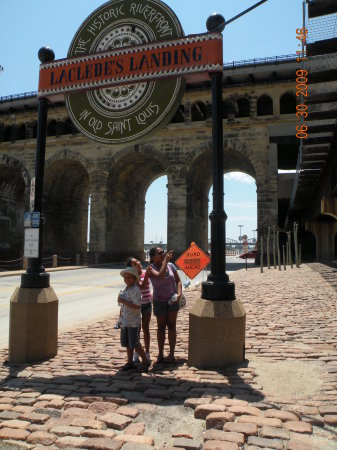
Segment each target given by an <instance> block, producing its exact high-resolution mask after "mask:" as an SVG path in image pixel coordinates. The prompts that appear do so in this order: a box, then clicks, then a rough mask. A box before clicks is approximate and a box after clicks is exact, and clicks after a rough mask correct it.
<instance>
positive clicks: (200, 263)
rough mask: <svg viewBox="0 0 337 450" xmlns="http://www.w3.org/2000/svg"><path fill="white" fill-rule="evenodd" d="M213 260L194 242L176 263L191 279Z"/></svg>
mask: <svg viewBox="0 0 337 450" xmlns="http://www.w3.org/2000/svg"><path fill="white" fill-rule="evenodd" d="M210 261H211V258H210V257H209V256H208V255H207V254H206V253H205V252H204V251H203V250H201V248H199V247H198V246H197V245H196V244H195V243H194V242H192V244H191V246H190V247H189V248H188V249H187V250H185V251H184V253H183V254H182V255H180V256H179V258H178V259H177V260H176V261H175V264H176V265H177V266H178V267H179V268H180V269H181V270H182V271H183V272H184V273H185V274H186V275H187V276H188V277H189V278H191V279H193V278H195V277H196V276H197V275H198V273H199V272H201V271H202V269H204V268H205V267H206V266H207V265H208V264H209V263H210Z"/></svg>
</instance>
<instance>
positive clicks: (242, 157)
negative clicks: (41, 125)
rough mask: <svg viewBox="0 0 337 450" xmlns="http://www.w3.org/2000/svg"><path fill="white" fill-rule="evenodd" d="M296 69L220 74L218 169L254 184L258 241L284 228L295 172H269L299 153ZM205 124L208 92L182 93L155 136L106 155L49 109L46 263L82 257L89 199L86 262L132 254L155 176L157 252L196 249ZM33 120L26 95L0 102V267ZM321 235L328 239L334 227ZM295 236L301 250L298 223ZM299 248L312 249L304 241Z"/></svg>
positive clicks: (286, 63)
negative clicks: (163, 207) (163, 213)
mask: <svg viewBox="0 0 337 450" xmlns="http://www.w3.org/2000/svg"><path fill="white" fill-rule="evenodd" d="M298 68H299V67H298V63H297V62H296V60H295V59H294V57H293V56H288V57H280V58H270V59H265V60H258V61H257V60H253V61H245V62H240V63H233V64H228V65H225V67H224V82H223V111H222V114H223V131H224V141H223V152H224V161H225V165H224V171H225V173H226V172H230V171H242V172H245V173H247V174H249V175H250V176H252V177H253V178H254V179H255V181H256V192H257V216H258V217H257V223H258V238H259V237H260V236H262V233H265V231H266V229H267V227H268V226H273V225H275V226H276V227H277V228H279V229H281V230H283V229H284V222H285V219H286V216H287V211H288V207H289V202H290V197H291V191H292V186H293V181H294V176H295V175H294V174H290V175H289V174H288V175H281V174H278V170H279V169H295V168H296V161H297V156H298V151H299V144H300V140H299V139H297V138H296V126H297V125H299V119H298V118H297V117H296V96H295V93H296V91H295V85H296V83H295V78H296V75H295V73H296V70H298ZM211 116H212V112H211V91H210V85H209V83H204V84H200V85H197V86H195V85H194V86H187V89H186V92H185V95H184V97H183V100H182V102H181V105H180V107H179V109H178V111H177V113H176V114H175V116H174V118H173V119H172V121H171V123H170V124H169V125H167V126H166V127H165V128H164V129H163V130H162V131H160V132H159V133H158V134H156V135H155V136H153V137H151V138H150V139H148V140H146V141H144V142H143V143H141V144H138V145H134V146H123V147H122V146H119V147H118V146H113V147H110V146H106V145H102V144H97V143H95V142H93V141H91V140H89V139H87V138H86V137H85V136H83V135H81V134H80V133H79V132H78V131H77V130H76V129H75V128H74V126H73V124H72V123H71V121H70V119H69V117H68V114H67V110H66V108H65V105H64V103H62V102H60V103H56V104H53V105H50V108H49V113H48V130H47V147H46V164H45V184H44V186H45V188H44V195H45V197H44V198H45V200H44V214H45V219H46V222H45V228H44V230H45V233H44V236H45V237H44V251H45V254H46V255H51V254H53V253H58V254H60V255H62V256H65V255H66V256H69V255H70V256H73V255H75V254H81V255H82V256H85V255H86V254H87V226H88V224H87V222H88V219H87V216H88V198H89V195H90V196H91V221H90V248H89V253H90V254H91V253H93V254H96V255H98V257H99V261H116V260H121V259H122V258H124V257H126V256H127V255H129V254H136V255H138V256H141V255H142V254H143V250H144V211H145V195H146V192H147V189H148V188H149V186H150V185H151V183H152V182H153V181H154V180H155V179H156V178H158V177H160V176H162V175H167V178H168V219H167V220H168V223H167V232H168V233H167V236H168V238H167V241H168V246H169V247H170V248H173V249H174V250H175V252H176V254H179V253H181V252H182V251H183V250H185V249H186V247H188V246H189V244H190V243H191V242H192V241H194V242H196V243H197V244H198V245H199V246H200V247H201V248H204V249H207V244H208V243H207V228H208V193H209V189H210V186H211V182H212V156H211V151H212V149H211V123H212V117H211ZM36 122H37V99H36V93H31V94H23V95H18V96H13V97H11V96H10V97H5V98H2V99H0V259H1V258H8V257H10V258H14V257H19V256H22V253H23V217H24V211H27V210H28V209H29V191H30V181H31V179H32V177H33V176H34V167H35V148H36V139H35V137H36V128H37V123H36ZM225 210H226V203H225ZM289 226H290V225H289ZM331 232H332V233H333V236H335V234H336V232H337V229H336V226H335V225H334V228H333V229H332V230H331ZM300 233H301V236H302V238H303V251H304V253H305V251H306V250H305V249H306V245H305V242H306V232H305V229H304V225H303V224H302V225H301V228H300ZM312 238H313V235H312ZM313 239H314V238H313ZM314 240H315V239H314ZM308 242H309V244H308V249H312V246H310V245H311V244H310V242H311V238H309V241H308ZM316 244H317V243H316ZM317 245H320V244H317ZM310 251H311V250H310ZM315 251H316V250H315V249H314V253H315ZM312 256H315V255H314V254H313V255H312Z"/></svg>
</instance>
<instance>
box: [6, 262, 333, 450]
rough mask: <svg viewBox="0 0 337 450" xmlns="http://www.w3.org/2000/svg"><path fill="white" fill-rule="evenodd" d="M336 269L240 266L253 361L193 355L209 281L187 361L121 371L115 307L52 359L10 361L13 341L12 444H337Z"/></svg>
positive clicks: (250, 448)
mask: <svg viewBox="0 0 337 450" xmlns="http://www.w3.org/2000/svg"><path fill="white" fill-rule="evenodd" d="M324 274H325V276H323V275H324ZM327 274H328V275H327ZM336 276H337V271H336V269H333V268H327V267H326V266H323V265H321V264H311V265H303V266H302V267H301V268H300V269H296V268H294V269H290V268H288V269H287V270H286V271H283V270H282V271H281V272H280V271H279V270H278V269H276V270H275V269H273V268H272V269H270V270H268V269H265V270H264V273H260V269H258V268H254V269H250V270H248V271H245V270H241V271H239V272H236V273H234V274H232V275H231V277H230V278H231V281H234V282H235V285H236V295H237V298H239V299H241V300H242V302H243V304H244V307H245V309H246V313H247V324H246V361H245V362H244V363H243V364H241V365H240V366H236V367H231V368H227V369H224V370H198V369H196V368H193V367H188V366H187V364H186V359H187V349H188V311H189V309H190V308H191V307H192V304H193V301H194V299H195V297H196V296H197V295H198V292H199V291H198V288H193V290H191V291H186V293H187V298H188V306H187V308H186V309H185V310H183V311H182V312H180V313H179V316H178V329H179V332H178V345H177V353H176V356H177V362H176V364H172V365H157V366H155V368H153V369H152V370H150V371H149V372H148V373H145V374H144V373H138V372H137V371H131V372H122V371H120V370H119V368H120V367H121V365H122V364H123V363H124V361H125V354H124V352H123V351H121V348H120V345H119V332H118V330H114V329H113V325H114V323H115V318H111V320H107V321H104V322H99V323H97V324H95V326H90V327H85V328H80V329H76V330H73V331H71V332H67V333H63V334H61V335H60V336H59V353H58V355H57V356H56V357H55V358H53V359H51V360H49V361H45V362H42V363H40V364H32V365H18V364H17V365H15V364H10V365H9V364H8V363H7V362H6V357H7V355H6V352H5V351H3V352H2V353H0V448H1V449H36V450H37V449H45V448H48V449H73V448H76V449H78V448H80V449H95V450H104V449H120V448H122V449H123V450H146V449H160V448H164V447H165V448H171V449H172V448H184V449H191V450H192V449H204V450H210V449H218V450H260V449H277V450H318V449H320V450H333V449H337V434H336V430H337V428H336V425H337V334H336V331H337V316H336V300H337V295H336V290H335V287H334V286H333V284H335V285H336ZM151 329H152V354H153V355H154V356H155V340H156V339H155V334H156V332H155V320H154V319H153V320H152V321H151Z"/></svg>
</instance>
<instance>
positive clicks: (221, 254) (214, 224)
mask: <svg viewBox="0 0 337 450" xmlns="http://www.w3.org/2000/svg"><path fill="white" fill-rule="evenodd" d="M211 77H212V78H211V80H212V117H213V120H212V144H213V145H212V147H213V211H212V212H211V214H210V221H211V273H210V274H209V276H208V278H207V281H204V282H203V283H202V285H201V296H202V298H204V299H206V300H234V299H235V285H234V283H232V282H230V281H229V277H228V275H227V274H226V245H225V242H226V241H225V239H226V238H225V233H226V220H227V215H226V213H225V211H224V206H223V202H224V188H223V170H224V167H223V166H224V164H223V128H222V112H221V108H222V73H218V72H215V73H212V74H211Z"/></svg>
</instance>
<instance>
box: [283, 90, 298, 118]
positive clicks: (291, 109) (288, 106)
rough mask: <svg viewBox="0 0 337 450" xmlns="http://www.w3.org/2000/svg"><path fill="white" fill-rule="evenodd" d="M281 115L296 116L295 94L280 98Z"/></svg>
mask: <svg viewBox="0 0 337 450" xmlns="http://www.w3.org/2000/svg"><path fill="white" fill-rule="evenodd" d="M280 113H281V114H294V113H296V98H295V96H294V95H293V94H284V95H282V97H281V98H280Z"/></svg>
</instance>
